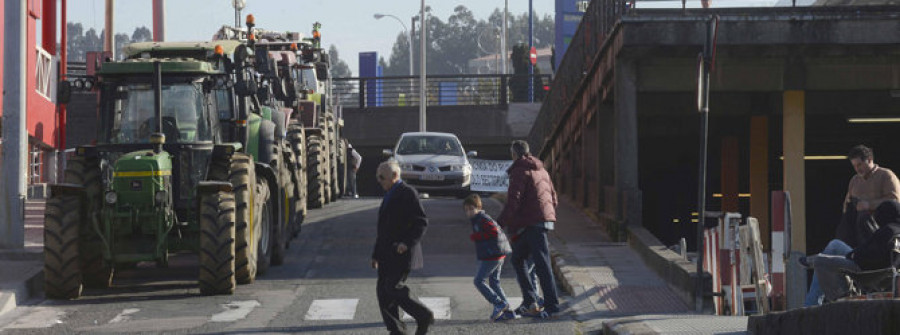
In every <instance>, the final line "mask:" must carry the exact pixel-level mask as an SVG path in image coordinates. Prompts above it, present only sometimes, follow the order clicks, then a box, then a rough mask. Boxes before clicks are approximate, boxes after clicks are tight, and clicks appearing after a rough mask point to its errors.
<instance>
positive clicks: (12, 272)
mask: <svg viewBox="0 0 900 335" xmlns="http://www.w3.org/2000/svg"><path fill="white" fill-rule="evenodd" d="M44 207H45V203H44V201H43V200H29V201H27V202H26V204H25V249H21V250H0V315H3V314H5V313H6V312H9V311H11V310H13V309H15V308H16V307H17V306H19V305H21V304H22V303H24V302H25V301H27V300H28V299H31V298H33V297H35V296H36V295H38V294H40V292H42V291H43V283H44V280H43V279H44V271H43V270H44Z"/></svg>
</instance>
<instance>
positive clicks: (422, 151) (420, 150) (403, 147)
mask: <svg viewBox="0 0 900 335" xmlns="http://www.w3.org/2000/svg"><path fill="white" fill-rule="evenodd" d="M397 154H398V155H447V156H463V151H462V147H461V146H460V145H459V140H457V139H456V138H455V137H449V136H404V137H403V138H402V139H400V144H398V145H397Z"/></svg>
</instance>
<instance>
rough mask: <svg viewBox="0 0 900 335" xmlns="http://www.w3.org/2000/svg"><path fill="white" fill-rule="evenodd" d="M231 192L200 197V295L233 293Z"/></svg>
mask: <svg viewBox="0 0 900 335" xmlns="http://www.w3.org/2000/svg"><path fill="white" fill-rule="evenodd" d="M234 212H235V208H234V195H233V194H231V193H230V192H224V191H220V192H216V193H207V194H202V195H201V196H200V275H199V278H198V281H199V284H200V294H203V295H215V294H234V287H235V285H236V284H237V282H236V280H235V272H234V258H235V257H234V256H235V252H234V239H235V229H234Z"/></svg>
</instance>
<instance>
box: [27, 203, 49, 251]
mask: <svg viewBox="0 0 900 335" xmlns="http://www.w3.org/2000/svg"><path fill="white" fill-rule="evenodd" d="M46 207H47V201H46V200H45V199H29V200H26V201H25V250H28V251H38V252H39V251H41V250H42V249H43V248H44V209H45V208H46Z"/></svg>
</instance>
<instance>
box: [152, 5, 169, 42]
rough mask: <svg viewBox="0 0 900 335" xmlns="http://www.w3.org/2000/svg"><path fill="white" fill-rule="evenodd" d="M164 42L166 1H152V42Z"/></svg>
mask: <svg viewBox="0 0 900 335" xmlns="http://www.w3.org/2000/svg"><path fill="white" fill-rule="evenodd" d="M165 40H166V0H153V41H154V42H163V41H165Z"/></svg>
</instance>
